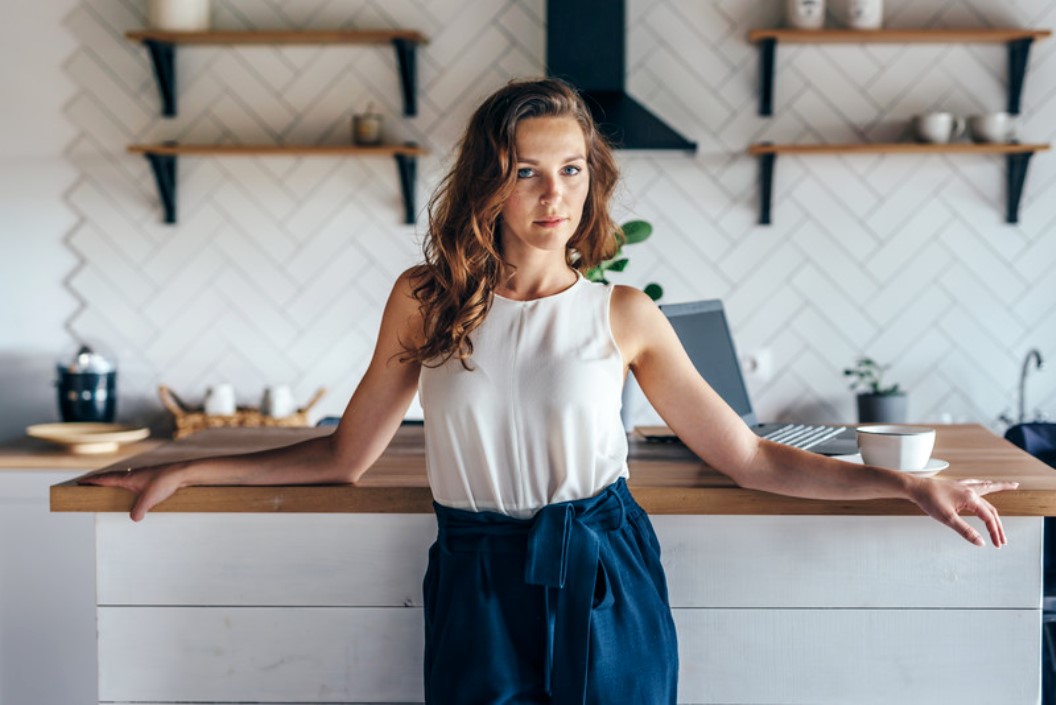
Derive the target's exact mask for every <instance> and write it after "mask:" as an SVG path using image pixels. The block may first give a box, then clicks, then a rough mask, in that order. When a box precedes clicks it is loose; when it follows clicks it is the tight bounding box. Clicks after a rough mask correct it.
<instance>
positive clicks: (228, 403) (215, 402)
mask: <svg viewBox="0 0 1056 705" xmlns="http://www.w3.org/2000/svg"><path fill="white" fill-rule="evenodd" d="M237 410H238V407H237V405H236V404H235V387H234V385H232V384H230V383H228V382H224V383H222V384H218V385H216V386H215V387H212V388H210V389H209V391H207V392H206V394H205V413H206V414H208V415H209V416H234V415H235V411H237Z"/></svg>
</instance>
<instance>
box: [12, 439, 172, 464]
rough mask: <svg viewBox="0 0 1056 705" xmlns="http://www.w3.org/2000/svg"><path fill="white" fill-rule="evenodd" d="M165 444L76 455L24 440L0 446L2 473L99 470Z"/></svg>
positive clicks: (142, 443) (155, 441) (140, 443)
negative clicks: (16, 471) (114, 451)
mask: <svg viewBox="0 0 1056 705" xmlns="http://www.w3.org/2000/svg"><path fill="white" fill-rule="evenodd" d="M163 443H165V441H164V440H162V439H158V438H148V439H147V440H145V441H138V442H136V443H129V444H128V445H125V446H121V449H120V450H119V451H118V452H116V453H101V454H98V455H74V454H73V453H69V452H67V451H66V450H64V449H63V448H62V447H60V446H58V445H56V444H54V443H48V442H47V441H41V440H38V439H36V438H29V437H25V438H20V439H18V440H15V441H10V442H8V443H3V444H0V472H3V471H5V470H53V471H54V470H95V469H96V468H101V467H103V466H106V465H111V464H113V463H117V462H120V461H122V460H123V459H125V458H130V457H132V456H136V455H142V454H143V453H147V452H149V451H152V450H154V449H156V448H157V447H158V446H160V445H162V444H163Z"/></svg>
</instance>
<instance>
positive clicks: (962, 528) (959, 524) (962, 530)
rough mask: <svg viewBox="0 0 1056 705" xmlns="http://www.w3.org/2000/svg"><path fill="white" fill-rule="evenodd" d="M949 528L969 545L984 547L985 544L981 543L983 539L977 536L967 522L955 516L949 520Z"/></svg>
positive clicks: (977, 533)
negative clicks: (969, 543)
mask: <svg viewBox="0 0 1056 705" xmlns="http://www.w3.org/2000/svg"><path fill="white" fill-rule="evenodd" d="M949 527H950V528H951V529H953V530H954V531H956V532H957V533H958V534H960V535H961V536H963V537H964V538H965V539H967V540H968V541H970V542H971V543H974V544H975V545H976V546H985V545H986V542H985V541H983V537H982V536H980V535H979V532H978V531H976V530H975V529H973V528H972V527H971V525H970V524H968V522H966V521H965V520H964V519H962V518H961V517H959V516H958V515H956V514H954V515H953V516H952V517H951V518H950V521H949Z"/></svg>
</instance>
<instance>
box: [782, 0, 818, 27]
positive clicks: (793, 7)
mask: <svg viewBox="0 0 1056 705" xmlns="http://www.w3.org/2000/svg"><path fill="white" fill-rule="evenodd" d="M785 18H786V19H787V20H788V24H789V25H790V26H792V27H795V28H796V29H821V28H822V27H824V26H825V0H785Z"/></svg>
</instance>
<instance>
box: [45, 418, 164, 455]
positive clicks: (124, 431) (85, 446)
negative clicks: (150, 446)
mask: <svg viewBox="0 0 1056 705" xmlns="http://www.w3.org/2000/svg"><path fill="white" fill-rule="evenodd" d="M26 435H27V436H31V437H33V438H39V439H41V440H43V441H50V442H51V443H57V444H59V445H62V446H66V449H67V450H68V451H69V452H71V453H75V454H77V455H89V454H94V453H115V452H117V449H118V448H119V447H120V446H121V444H122V443H134V442H135V441H141V440H143V439H144V438H147V437H149V436H150V429H149V428H137V427H135V426H126V425H124V424H118V423H85V422H78V423H42V424H36V425H34V426H30V427H29V428H27V429H26Z"/></svg>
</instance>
